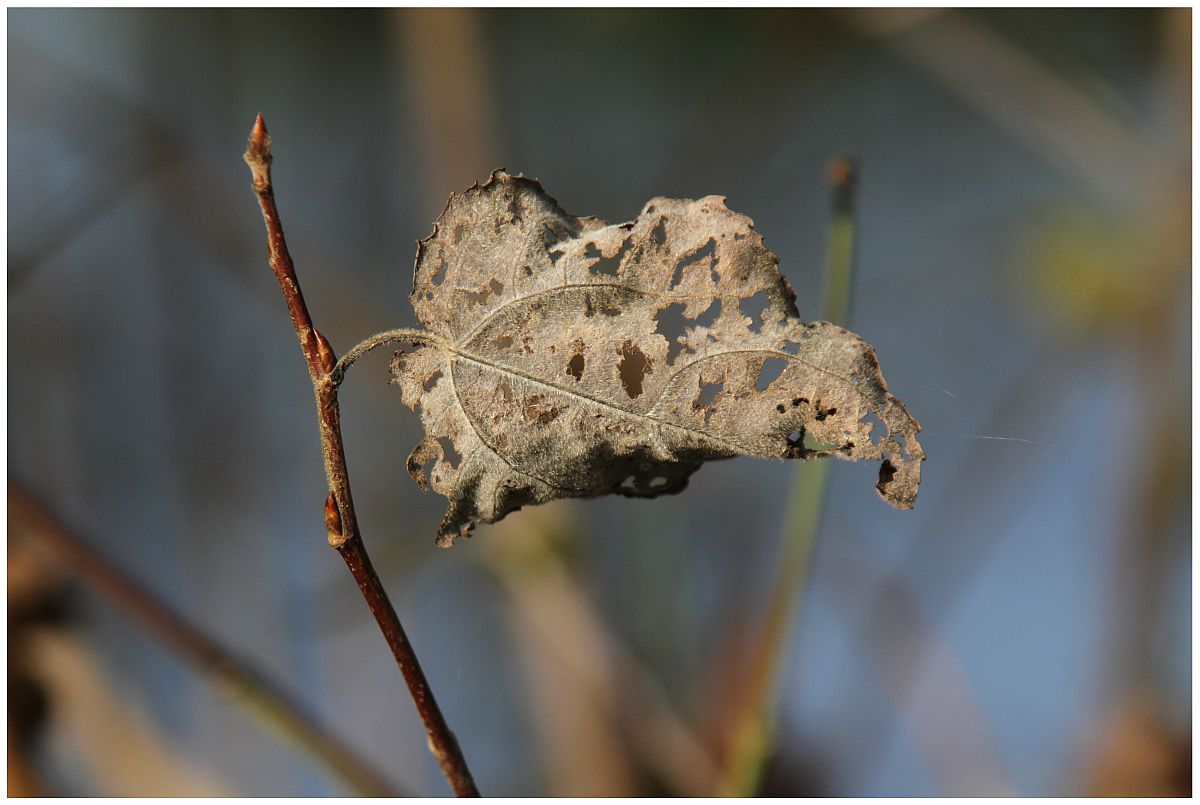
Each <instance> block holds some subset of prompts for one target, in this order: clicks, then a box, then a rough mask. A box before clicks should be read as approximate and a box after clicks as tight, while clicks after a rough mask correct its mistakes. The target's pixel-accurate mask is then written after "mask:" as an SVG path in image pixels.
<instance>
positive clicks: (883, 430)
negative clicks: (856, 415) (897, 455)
mask: <svg viewBox="0 0 1200 805" xmlns="http://www.w3.org/2000/svg"><path fill="white" fill-rule="evenodd" d="M863 421H864V422H866V423H867V425H868V426H869V427H868V429H867V441H873V440H872V439H871V436H872V435H875V436H876V439H875V441H881V440H883V439H886V438H887V435H888V427H887V424H886V423H885V422H884V421H883V420H882V419H880V418H879V415H878V414H876V413H875V412H874V411H871V412H870V413H868V414H867V415H866V417H864V418H863ZM876 425H878V426H879V430H878V431H876V430H875V426H876Z"/></svg>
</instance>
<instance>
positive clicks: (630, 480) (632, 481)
mask: <svg viewBox="0 0 1200 805" xmlns="http://www.w3.org/2000/svg"><path fill="white" fill-rule="evenodd" d="M617 489H620V490H624V491H626V492H633V491H635V490H636V489H637V478H636V477H635V476H633V475H630V476H627V477H626V478H625V480H624V481H621V483H619V484H617Z"/></svg>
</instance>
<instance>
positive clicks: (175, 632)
mask: <svg viewBox="0 0 1200 805" xmlns="http://www.w3.org/2000/svg"><path fill="white" fill-rule="evenodd" d="M8 506H9V527H10V529H12V530H14V533H15V532H16V531H20V532H22V533H28V534H29V535H30V536H32V537H33V538H34V539H36V540H37V541H38V542H39V543H41V544H43V545H45V546H47V547H49V548H50V550H51V551H52V552H53V554H54V556H55V558H56V559H58V560H59V561H60V562H62V563H63V564H64V565H66V566H67V567H69V568H70V569H71V570H72V571H74V572H75V573H76V574H77V575H78V576H79V577H80V579H82V580H83V581H84V583H86V584H87V585H88V586H90V587H91V588H93V589H94V590H95V591H96V592H98V593H99V594H100V595H102V596H103V597H104V598H105V599H106V600H108V601H109V602H111V603H112V604H113V605H114V606H115V607H116V608H117V609H118V610H120V611H121V612H123V613H124V614H125V615H127V616H128V617H129V618H130V619H131V620H133V621H134V622H136V623H138V624H140V625H141V626H142V627H143V628H144V629H145V630H146V631H147V632H149V633H150V634H151V635H153V636H154V637H155V638H157V639H158V640H159V642H160V643H162V644H163V645H164V646H166V647H167V648H168V649H169V650H170V651H171V652H172V653H174V654H175V655H177V656H179V657H182V658H183V659H184V660H185V661H186V662H188V663H190V664H191V665H193V666H195V667H196V668H198V669H199V670H200V672H201V673H202V674H203V675H204V676H206V677H208V678H209V679H210V680H212V681H213V683H214V684H216V685H217V686H218V687H219V688H222V689H223V690H225V691H228V692H229V693H230V694H231V696H232V697H233V700H234V701H235V702H236V703H238V704H240V705H242V706H243V707H245V708H246V709H248V710H250V711H251V712H253V713H255V714H256V715H258V716H259V717H260V718H262V719H263V721H264V722H265V723H266V725H267V726H268V727H270V728H272V730H273V731H275V732H277V733H278V734H279V735H281V736H282V737H283V738H284V739H286V740H287V741H288V742H290V743H294V744H296V745H298V746H300V747H301V748H303V749H305V750H307V751H308V752H310V753H311V754H312V755H313V756H314V757H315V758H317V759H318V760H319V761H321V762H322V763H324V764H325V765H327V766H328V767H329V768H330V769H331V770H333V771H334V772H335V773H337V774H338V775H339V776H340V777H341V778H342V779H343V780H345V782H346V783H347V784H348V785H350V786H351V787H352V788H353V789H354V790H356V791H358V792H360V793H362V794H364V795H366V796H372V797H381V796H382V797H387V796H396V795H397V792H396V789H395V787H394V786H393V785H391V784H390V783H389V782H388V781H387V780H386V779H385V778H384V776H383V775H382V774H380V773H379V772H378V771H376V770H375V769H373V768H371V767H370V765H369V764H368V763H366V762H365V761H364V760H362V759H361V758H360V757H358V755H357V754H355V752H354V751H353V750H352V749H351V748H350V747H349V746H347V745H346V744H345V743H344V742H343V741H341V740H340V739H338V738H337V737H336V736H334V735H331V734H330V733H329V732H328V731H327V730H326V729H325V728H324V726H322V725H321V723H320V721H318V720H317V719H316V717H315V716H313V715H311V714H310V713H308V712H307V711H306V710H305V709H304V707H303V706H302V705H301V704H300V703H299V702H298V701H296V700H295V699H294V698H292V697H291V696H289V695H288V694H287V693H285V692H283V690H282V689H281V688H280V687H279V685H277V684H276V683H275V682H273V681H272V680H271V679H270V678H269V677H268V676H267V675H265V674H264V673H262V672H261V671H259V670H257V669H255V668H253V667H252V666H251V665H250V664H249V663H248V662H247V661H246V660H244V659H242V658H240V657H238V656H237V655H236V654H234V653H233V652H232V651H230V650H229V649H227V648H225V647H224V646H222V645H221V644H220V643H218V642H217V641H216V640H214V639H213V638H212V637H211V636H209V635H208V634H205V633H204V632H203V631H201V630H200V629H199V628H197V627H196V626H195V625H194V624H192V623H190V622H189V621H187V620H185V619H184V618H183V617H182V616H180V615H179V614H178V613H176V612H175V611H174V610H173V609H171V607H170V606H168V605H167V604H166V603H165V602H164V601H162V600H161V599H159V598H158V597H157V596H156V595H155V594H154V593H152V592H150V591H149V590H147V589H146V588H145V587H144V586H142V585H141V584H140V583H139V582H137V581H136V580H135V579H133V578H131V577H130V576H128V575H127V574H126V573H125V572H124V571H122V570H121V569H119V568H118V567H116V566H115V565H113V563H112V562H110V561H109V560H108V559H107V558H105V557H104V555H103V554H101V553H100V552H99V551H97V550H96V549H95V548H92V547H91V546H89V545H88V544H87V543H86V542H85V541H84V540H83V539H81V538H80V537H78V536H77V535H75V534H74V533H72V532H71V530H70V529H68V528H67V526H66V525H64V524H63V523H62V522H60V521H59V520H58V519H57V518H55V517H54V516H53V515H52V514H51V513H50V512H49V511H48V510H47V509H46V508H45V507H44V506H43V505H42V504H40V503H38V502H37V501H36V500H34V498H33V497H32V496H31V495H30V494H29V493H28V492H26V491H25V490H24V489H22V488H21V487H19V486H18V485H17V484H15V483H13V482H12V481H11V480H10V481H9V482H8Z"/></svg>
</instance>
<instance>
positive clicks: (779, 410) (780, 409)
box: [775, 403, 787, 414]
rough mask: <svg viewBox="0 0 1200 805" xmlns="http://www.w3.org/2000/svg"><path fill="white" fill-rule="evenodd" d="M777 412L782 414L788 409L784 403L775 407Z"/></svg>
mask: <svg viewBox="0 0 1200 805" xmlns="http://www.w3.org/2000/svg"><path fill="white" fill-rule="evenodd" d="M775 410H776V411H778V412H779V413H781V414H782V413H783V412H784V411H786V410H787V408H786V407H784V405H783V403H780V404H779V405H777V406H775Z"/></svg>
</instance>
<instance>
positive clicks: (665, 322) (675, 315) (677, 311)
mask: <svg viewBox="0 0 1200 805" xmlns="http://www.w3.org/2000/svg"><path fill="white" fill-rule="evenodd" d="M686 308H687V305H685V304H683V303H682V302H676V303H675V304H673V305H667V306H666V307H665V308H663V309H662V310H660V311H658V313H657V314H656V315H655V317H654V322H655V328H654V329H655V331H656V332H658V333H659V334H661V335H662V337H663V338H665V339H667V364H668V365H670V364H672V363H674V362H675V358H676V356H678V355H679V353H680V351H681V350H682V349H683V343H682V339H683V334H684V332H685V331H686V329H687V319H686V318H685V317H684V315H683V311H684V310H685V309H686Z"/></svg>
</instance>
